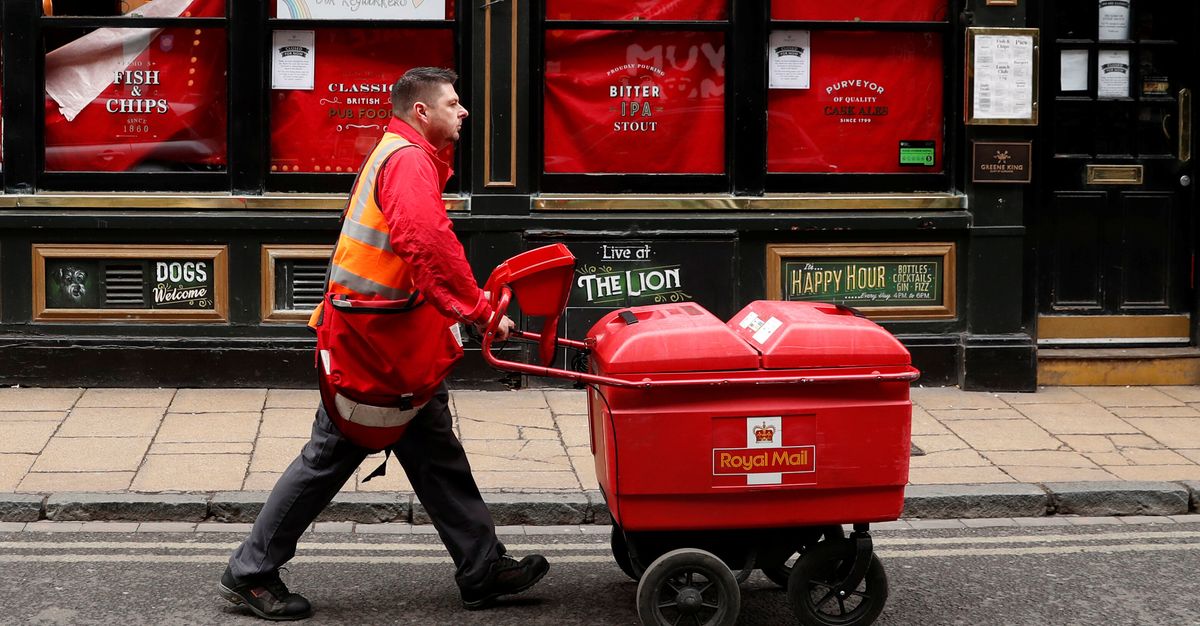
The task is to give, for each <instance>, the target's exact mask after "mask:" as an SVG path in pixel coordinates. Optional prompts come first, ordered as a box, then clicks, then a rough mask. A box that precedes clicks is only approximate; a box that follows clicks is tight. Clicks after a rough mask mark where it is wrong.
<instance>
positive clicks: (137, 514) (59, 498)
mask: <svg viewBox="0 0 1200 626" xmlns="http://www.w3.org/2000/svg"><path fill="white" fill-rule="evenodd" d="M207 514H208V500H207V499H206V498H205V496H203V495H192V494H174V493H162V494H138V493H63V494H54V495H52V496H50V497H49V498H48V499H47V500H46V519H49V520H54V521H56V522H74V521H131V522H199V521H201V520H203V519H204V517H205V516H206V515H207Z"/></svg>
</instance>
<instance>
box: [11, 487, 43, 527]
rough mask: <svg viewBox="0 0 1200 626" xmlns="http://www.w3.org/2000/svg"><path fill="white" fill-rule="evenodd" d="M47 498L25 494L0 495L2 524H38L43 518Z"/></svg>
mask: <svg viewBox="0 0 1200 626" xmlns="http://www.w3.org/2000/svg"><path fill="white" fill-rule="evenodd" d="M43 500H45V496H38V495H30V494H23V493H3V494H0V522H36V521H38V519H39V518H41V516H42V501H43Z"/></svg>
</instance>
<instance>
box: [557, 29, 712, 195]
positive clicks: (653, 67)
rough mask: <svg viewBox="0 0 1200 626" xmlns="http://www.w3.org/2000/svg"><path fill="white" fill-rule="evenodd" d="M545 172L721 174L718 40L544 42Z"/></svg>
mask: <svg viewBox="0 0 1200 626" xmlns="http://www.w3.org/2000/svg"><path fill="white" fill-rule="evenodd" d="M544 117H545V133H544V138H543V141H544V148H545V171H546V172H553V173H674V174H685V173H687V174H719V173H723V172H724V171H725V37H724V35H723V34H722V33H707V32H690V33H689V32H675V31H645V32H631V31H548V32H547V33H546V85H545V115H544Z"/></svg>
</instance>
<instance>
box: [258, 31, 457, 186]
mask: <svg viewBox="0 0 1200 626" xmlns="http://www.w3.org/2000/svg"><path fill="white" fill-rule="evenodd" d="M289 39H295V41H297V42H299V45H301V46H302V47H308V48H309V50H310V52H309V53H310V54H312V57H313V60H312V62H313V66H314V68H315V69H314V75H313V76H312V77H311V84H310V85H306V86H303V87H302V88H278V87H281V86H282V87H288V86H290V85H288V84H280V83H279V82H275V84H274V87H276V88H273V89H272V90H271V165H270V167H271V171H272V172H301V173H338V172H343V173H354V172H356V171H357V170H358V168H359V166H360V165H362V162H363V158H365V157H366V155H367V154H368V153H369V152H370V151H371V148H372V147H374V145H375V143H376V142H377V141H378V140H379V137H380V136H381V135H382V134H383V130H384V128H386V127H387V123H388V120H389V119H390V118H391V114H392V104H391V88H392V85H393V84H394V83H395V82H396V79H397V78H398V77H399V76H400V75H401V74H403V73H404V72H405V71H406V70H408V69H409V68H412V67H418V66H436V67H454V66H455V62H454V32H453V30H451V29H449V28H445V29H442V28H438V29H375V30H368V29H350V28H322V29H317V30H315V31H313V30H309V31H290V30H289V31H284V30H277V31H275V33H274V41H275V46H276V47H277V48H278V47H284V46H287V45H288V40H289ZM413 42H420V45H414V44H413ZM459 88H460V89H461V85H460V86H459Z"/></svg>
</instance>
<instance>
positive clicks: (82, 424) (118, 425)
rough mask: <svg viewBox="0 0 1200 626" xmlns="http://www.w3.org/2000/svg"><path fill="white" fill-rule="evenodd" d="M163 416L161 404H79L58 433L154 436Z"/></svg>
mask: <svg viewBox="0 0 1200 626" xmlns="http://www.w3.org/2000/svg"><path fill="white" fill-rule="evenodd" d="M89 391H90V390H89ZM85 397H86V394H85ZM162 417H163V409H161V408H79V407H76V408H74V409H72V410H71V413H70V414H69V415H68V416H67V419H65V420H64V421H63V423H62V426H60V427H59V429H58V432H57V433H56V436H58V437H153V436H154V433H156V432H158V426H159V424H160V423H161V422H162Z"/></svg>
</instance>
